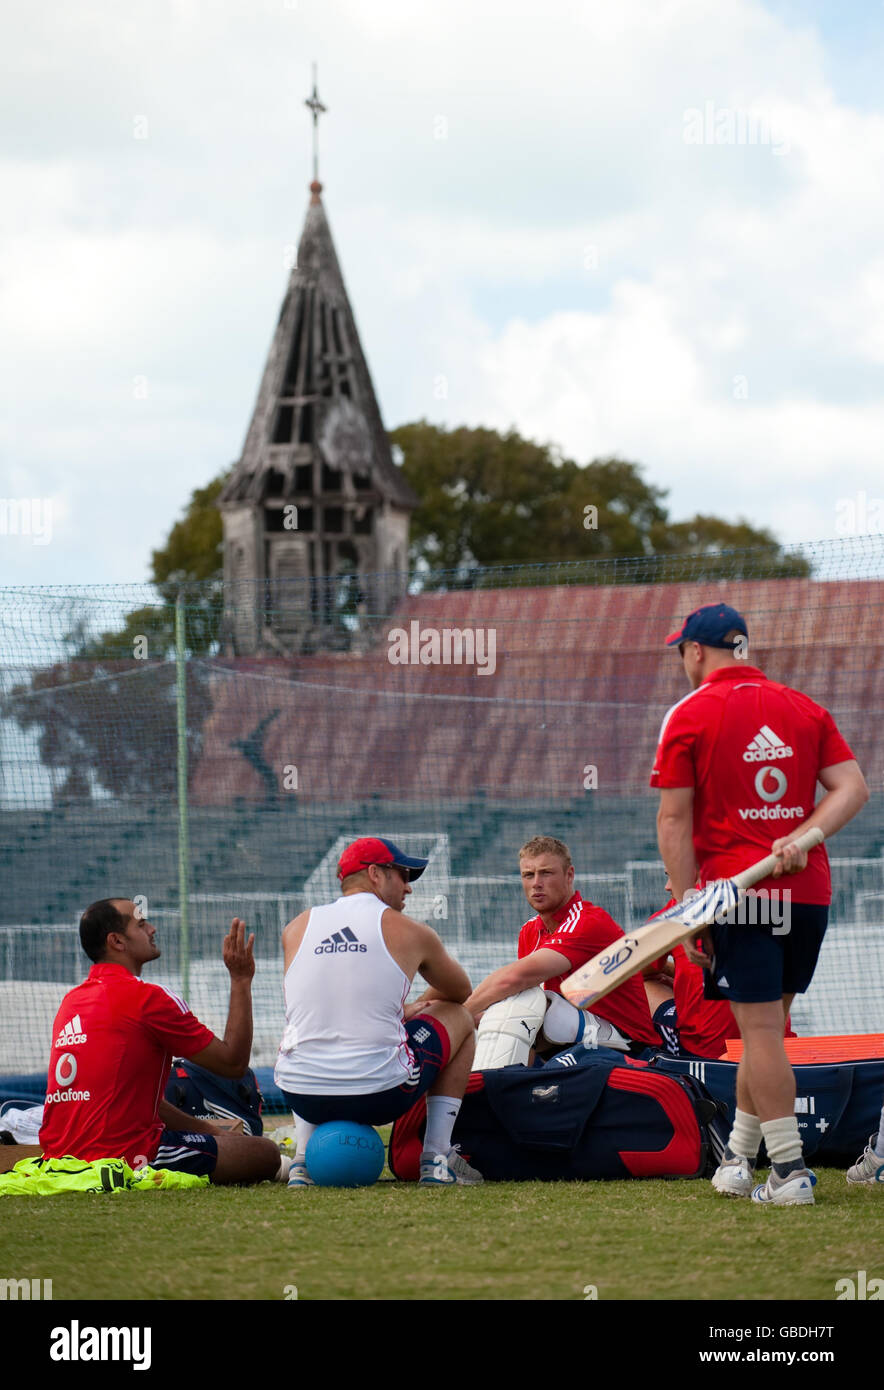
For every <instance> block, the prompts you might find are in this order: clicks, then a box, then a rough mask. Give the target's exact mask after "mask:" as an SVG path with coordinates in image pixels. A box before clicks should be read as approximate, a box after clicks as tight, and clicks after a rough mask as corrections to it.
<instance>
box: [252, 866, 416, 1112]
mask: <svg viewBox="0 0 884 1390" xmlns="http://www.w3.org/2000/svg"><path fill="white" fill-rule="evenodd" d="M385 910H386V905H385V904H384V903H382V902H381V901H380V899H379V898H376V897H375V895H374V893H349V894H347V896H346V897H342V898H338V899H337V901H336V902H333V903H327V904H325V905H324V906H322V907H314V908H313V909H312V910H311V912H310V916H309V917H308V919H307V927H306V930H305V932H304V937H303V940H302V941H301V944H300V946H299V947H298V951H297V954H296V956H295V958H294V960H293V961H292V963H291V965H290V966H289V968H288V970H287V971H286V975H285V983H284V989H285V1019H286V1022H285V1032H284V1033H283V1036H282V1042H281V1043H280V1046H279V1055H278V1057H277V1059H276V1069H275V1071H274V1079H275V1081H276V1084H277V1086H279V1087H280V1088H281V1089H282V1090H284V1091H293V1092H295V1094H302V1095H347V1096H363V1095H373V1094H374V1093H375V1092H377V1091H387V1090H390V1089H391V1087H393V1086H399V1085H402V1083H403V1082H405V1083H412V1082H414V1081H415V1080H416V1079H417V1076H418V1075H419V1067H418V1065H417V1063H416V1061H415V1057H414V1054H413V1052H412V1051H411V1048H410V1047H409V1046H408V1036H407V1034H406V1032H405V1025H404V1022H403V1018H402V1009H403V1006H404V1004H405V1000H406V998H407V996H408V991H409V989H410V988H411V981H410V980H409V978H408V976H407V975H406V974H405V972H404V971H403V970H402V968H401V966H399V965H397V963H396V961H395V960H394V959H393V957H392V956H391V955H390V952H389V951H388V950H387V945H386V942H385V941H384V937H383V932H382V931H381V918H382V916H383V914H384V912H385Z"/></svg>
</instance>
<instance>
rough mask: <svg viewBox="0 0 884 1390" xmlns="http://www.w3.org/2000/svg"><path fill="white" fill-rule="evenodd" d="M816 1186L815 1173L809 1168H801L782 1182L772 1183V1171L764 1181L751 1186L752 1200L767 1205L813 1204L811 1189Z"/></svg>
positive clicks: (791, 1205)
mask: <svg viewBox="0 0 884 1390" xmlns="http://www.w3.org/2000/svg"><path fill="white" fill-rule="evenodd" d="M815 1186H816V1173H812V1172H811V1171H810V1169H809V1168H801V1169H800V1170H799V1171H798V1172H795V1173H790V1174H789V1176H788V1177H787V1178H785V1179H784V1180H783V1181H782V1182H778V1183H776V1184H775V1185H774V1183H773V1173H771V1176H770V1177H769V1178H768V1180H767V1182H766V1183H762V1185H761V1186H760V1187H756V1188H753V1190H752V1201H753V1202H758V1203H759V1204H760V1205H761V1206H767V1207H803V1206H813V1201H814V1197H813V1189H814V1187H815Z"/></svg>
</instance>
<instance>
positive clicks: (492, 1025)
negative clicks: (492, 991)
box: [473, 985, 546, 1071]
mask: <svg viewBox="0 0 884 1390" xmlns="http://www.w3.org/2000/svg"><path fill="white" fill-rule="evenodd" d="M545 1014H546V994H545V993H544V991H543V989H542V988H541V986H540V985H535V986H534V988H533V989H523V990H522V992H521V993H520V994H511V995H510V996H509V998H508V999H501V1000H500V1002H499V1003H497V1004H492V1005H491V1007H490V1008H488V1009H486V1010H485V1012H484V1014H483V1015H482V1017H481V1019H480V1021H479V1028H478V1031H477V1034H476V1056H475V1059H474V1061H473V1070H474V1071H493V1070H495V1069H496V1068H497V1067H512V1066H516V1065H521V1066H523V1067H525V1066H527V1065H528V1058H529V1055H530V1052H531V1048H532V1047H533V1046H534V1042H535V1039H536V1038H537V1034H538V1033H539V1031H540V1028H541V1025H542V1023H543V1019H544V1015H545Z"/></svg>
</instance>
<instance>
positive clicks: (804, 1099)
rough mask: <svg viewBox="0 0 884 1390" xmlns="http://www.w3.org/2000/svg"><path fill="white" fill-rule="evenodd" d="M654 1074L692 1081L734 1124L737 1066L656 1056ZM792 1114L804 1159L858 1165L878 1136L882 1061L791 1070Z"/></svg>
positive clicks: (883, 1082) (883, 1089) (882, 1096)
mask: <svg viewBox="0 0 884 1390" xmlns="http://www.w3.org/2000/svg"><path fill="white" fill-rule="evenodd" d="M650 1068H651V1070H652V1071H655V1072H659V1073H661V1074H662V1075H666V1076H680V1077H685V1076H690V1077H693V1078H694V1079H695V1080H697V1081H699V1082H700V1083H701V1085H702V1086H704V1087H705V1088H706V1090H707V1091H709V1093H710V1094H711V1095H712V1096H714V1097H715V1099H716V1100H718V1101H721V1102H723V1103H724V1105H725V1106H726V1107H727V1113H728V1122H729V1124H732V1123H733V1118H734V1109H735V1108H736V1082H737V1063H736V1062H706V1061H701V1060H699V1059H698V1060H693V1061H688V1060H687V1059H685V1060H682V1059H680V1058H677V1057H667V1056H665V1055H664V1054H663V1053H659V1054H658V1055H657V1056H656V1057H654V1058H653V1059H652V1060H651V1062H650ZM792 1070H793V1071H794V1073H795V1083H796V1088H797V1094H796V1097H795V1114H796V1115H797V1117H798V1132H799V1134H800V1136H801V1142H802V1145H803V1147H804V1154H805V1157H807V1158H811V1157H812V1158H813V1159H814V1161H815V1162H816V1163H818V1164H820V1166H828V1167H832V1168H843V1167H845V1166H846V1165H848V1164H850V1163H854V1162H855V1161H856V1156H857V1154H858V1153H862V1151H863V1149H864V1148H865V1146H866V1144H868V1142H869V1135H870V1134H874V1133H876V1132H877V1129H878V1121H879V1119H880V1116H881V1103H882V1101H884V1060H882V1059H881V1058H875V1059H874V1060H870V1061H851V1062H832V1063H828V1064H826V1065H795V1064H793V1067H792Z"/></svg>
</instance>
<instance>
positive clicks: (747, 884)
mask: <svg viewBox="0 0 884 1390" xmlns="http://www.w3.org/2000/svg"><path fill="white" fill-rule="evenodd" d="M824 839H825V836H824V834H823V832H822V831H821V830H820V828H819V826H817V825H815V826H813V827H812V829H810V830H805V832H804V834H803V835H799V836H798V839H797V840H793V841H792V843H793V844H794V845H797V847H798V848H799V849H806V850H807V849H815V848H816V846H817V845H821V844H822V843H823V840H824ZM779 862H780V861H779V860H778V859H777V856H776V855H775V854H769V855H768V856H767V858H766V859H761V860H759V862H758V863H757V864H753V865H752V867H751V868H750V869H744V870H743V872H742V873H741V874H735V875H734V879H733V882H734V883H735V884H736V885H737V887H738V888H751V887H752V884H753V883H759V882H760V881H761V879H763V878H767V876H768V874H772V873H773V871H774V869H775V868H776V867H777V864H778V863H779Z"/></svg>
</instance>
